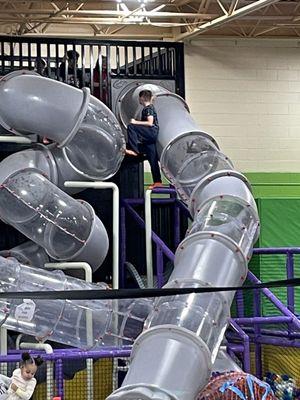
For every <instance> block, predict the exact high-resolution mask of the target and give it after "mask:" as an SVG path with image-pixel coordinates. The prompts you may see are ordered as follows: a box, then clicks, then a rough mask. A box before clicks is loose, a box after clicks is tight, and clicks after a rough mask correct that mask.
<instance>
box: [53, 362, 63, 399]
mask: <svg viewBox="0 0 300 400" xmlns="http://www.w3.org/2000/svg"><path fill="white" fill-rule="evenodd" d="M55 381H56V391H57V396H58V397H60V398H61V400H63V398H64V378H63V362H62V359H61V358H59V359H58V360H56V361H55Z"/></svg>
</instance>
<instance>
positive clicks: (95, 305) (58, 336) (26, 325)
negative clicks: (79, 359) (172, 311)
mask: <svg viewBox="0 0 300 400" xmlns="http://www.w3.org/2000/svg"><path fill="white" fill-rule="evenodd" d="M91 289H94V290H101V289H102V290H103V289H107V290H108V287H107V285H105V284H97V285H96V284H90V283H87V282H85V281H82V280H79V279H76V278H71V277H67V276H66V275H64V274H63V273H62V272H61V271H54V272H52V271H48V270H42V269H38V268H33V267H29V266H27V265H22V264H20V263H18V262H17V261H16V260H15V259H4V258H3V257H0V291H1V292H8V293H9V292H25V291H44V292H46V291H49V290H51V291H53V290H54V291H55V290H62V291H68V290H85V291H88V290H91ZM151 309H152V301H150V300H144V299H141V300H139V299H138V300H130V299H129V300H119V301H113V300H92V301H91V300H35V299H32V300H30V299H8V298H7V299H2V298H1V299H0V319H1V321H0V322H1V324H2V326H4V327H5V328H7V329H11V330H15V331H18V332H22V333H25V334H28V335H32V336H35V337H37V338H38V339H39V340H47V339H51V340H53V341H56V342H59V343H63V344H67V345H70V346H74V347H78V348H82V349H91V348H98V347H100V346H102V345H121V344H131V343H132V342H133V340H134V339H135V338H136V336H137V335H138V334H139V333H140V332H141V330H142V328H143V323H144V321H145V318H146V316H147V315H148V313H149V312H150V310H151Z"/></svg>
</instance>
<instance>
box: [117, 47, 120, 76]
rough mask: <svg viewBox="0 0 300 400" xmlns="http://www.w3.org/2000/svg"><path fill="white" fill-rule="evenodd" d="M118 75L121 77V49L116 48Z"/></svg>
mask: <svg viewBox="0 0 300 400" xmlns="http://www.w3.org/2000/svg"><path fill="white" fill-rule="evenodd" d="M116 63H117V75H120V48H119V46H116Z"/></svg>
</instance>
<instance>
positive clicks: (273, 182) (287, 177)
mask: <svg viewBox="0 0 300 400" xmlns="http://www.w3.org/2000/svg"><path fill="white" fill-rule="evenodd" d="M299 166H300V164H299ZM243 174H244V175H246V177H247V178H248V179H249V181H250V182H251V185H252V188H253V193H254V197H255V198H261V197H276V198H278V197H299V198H300V172H299V173H289V172H243ZM164 182H165V183H167V181H166V179H164ZM151 183H152V177H151V173H150V172H145V186H148V185H150V184H151Z"/></svg>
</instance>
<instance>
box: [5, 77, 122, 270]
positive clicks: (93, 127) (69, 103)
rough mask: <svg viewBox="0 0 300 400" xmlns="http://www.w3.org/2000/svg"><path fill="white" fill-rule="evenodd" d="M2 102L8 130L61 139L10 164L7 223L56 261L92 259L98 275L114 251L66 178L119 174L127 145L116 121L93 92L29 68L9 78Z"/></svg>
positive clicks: (8, 161)
mask: <svg viewBox="0 0 300 400" xmlns="http://www.w3.org/2000/svg"><path fill="white" fill-rule="evenodd" d="M0 98H1V102H0V124H1V126H2V127H3V128H4V129H5V130H6V131H8V132H11V133H13V134H15V135H22V136H25V137H26V136H28V135H32V134H35V135H40V136H46V137H48V138H49V139H51V140H52V141H53V142H54V143H53V145H50V146H48V147H45V146H42V145H40V146H39V147H36V148H34V149H30V150H24V151H21V152H18V153H15V154H12V155H11V156H9V157H8V158H6V159H5V160H3V161H2V163H1V164H0V185H1V186H0V187H1V190H0V217H1V219H3V220H4V221H5V222H7V223H9V224H11V225H13V226H14V227H15V228H16V229H18V230H20V231H21V232H22V233H23V234H24V235H26V236H28V237H29V238H30V239H31V240H33V241H34V242H35V243H37V244H39V245H41V246H42V247H44V248H45V250H46V252H47V253H48V255H49V256H50V257H52V258H54V259H56V260H61V261H64V260H68V261H85V262H88V263H89V264H90V265H91V266H92V268H93V270H96V269H97V268H98V267H99V266H100V265H101V264H102V262H103V260H104V258H105V256H106V254H107V250H108V237H107V233H106V231H105V228H104V226H103V224H102V222H101V221H100V219H99V218H98V217H97V216H96V215H95V213H94V211H93V209H92V207H91V206H90V205H89V204H87V203H86V202H83V201H77V200H74V199H72V198H71V197H70V196H68V195H67V194H66V193H64V192H66V191H67V190H66V189H65V188H64V186H63V185H64V182H65V181H66V180H104V179H108V178H109V177H111V176H112V175H114V174H115V173H116V172H117V170H118V169H119V166H120V163H121V161H122V159H123V156H124V148H125V141H124V137H123V134H122V131H121V129H120V126H119V124H118V122H117V120H116V118H115V117H114V115H113V114H112V112H111V111H110V110H109V109H108V108H107V107H106V106H105V105H104V104H102V103H101V102H100V101H99V100H97V99H96V98H94V97H93V96H90V93H89V91H88V89H83V90H79V89H76V88H74V87H71V86H68V85H65V84H63V83H61V82H57V81H54V80H51V79H48V78H44V77H41V76H39V75H38V74H35V73H32V72H29V71H17V72H13V73H11V74H8V75H6V76H4V77H3V78H2V79H1V80H0ZM61 189H63V190H64V192H63V191H62V190H61ZM73 192H74V191H73ZM73 192H72V189H71V190H70V189H69V193H73Z"/></svg>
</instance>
